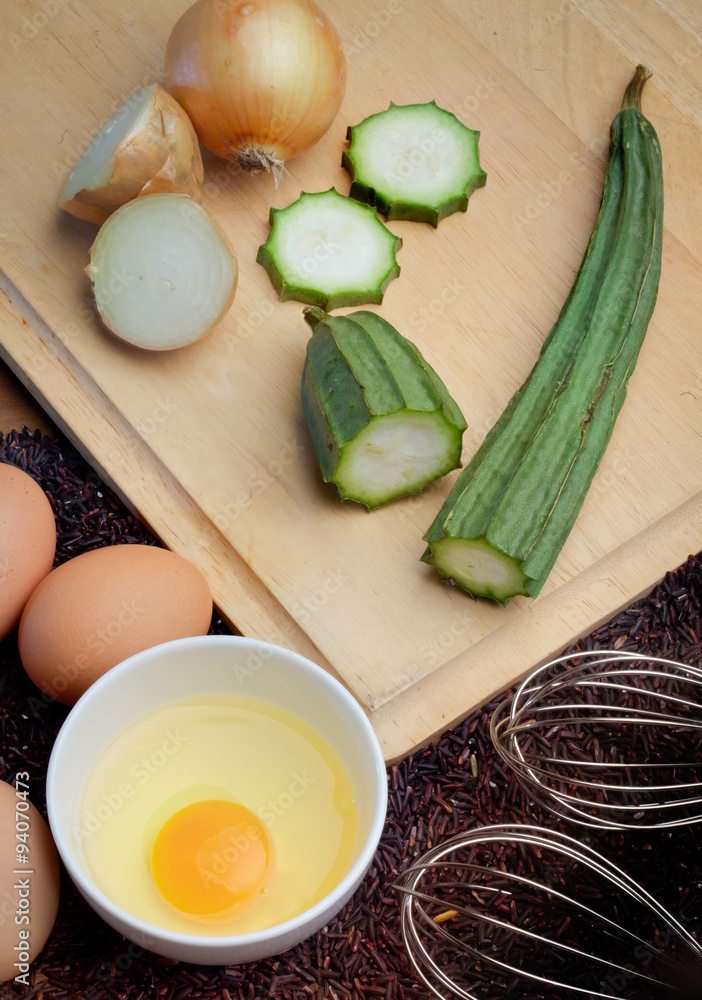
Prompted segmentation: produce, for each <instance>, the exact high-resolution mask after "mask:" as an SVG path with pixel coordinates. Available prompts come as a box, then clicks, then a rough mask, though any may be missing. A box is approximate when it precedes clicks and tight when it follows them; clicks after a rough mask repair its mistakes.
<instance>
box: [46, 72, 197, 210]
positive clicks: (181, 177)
mask: <svg viewBox="0 0 702 1000" xmlns="http://www.w3.org/2000/svg"><path fill="white" fill-rule="evenodd" d="M144 89H145V90H150V91H152V92H153V93H152V95H151V102H152V103H151V108H150V110H149V114H148V117H147V119H146V121H145V123H144V125H143V126H142V128H140V129H139V131H138V132H134V133H132V134H131V135H128V136H127V137H126V138H125V139H124V140H123V141H122V142H121V143H119V145H117V146H116V147H115V149H114V152H113V155H112V160H113V164H114V168H113V171H112V176H111V177H110V180H109V181H108V183H107V184H104V185H102V186H100V187H96V188H83V189H82V190H80V191H78V192H77V193H76V194H75V195H73V197H72V198H69V199H67V200H65V201H60V202H59V207H60V208H62V209H64V211H66V212H69V213H70V214H71V215H75V216H77V218H79V219H83V220H85V221H87V222H95V223H97V224H98V225H101V224H102V223H103V222H104V221H105V220H106V219H107V218H108V217H109V216H110V215H112V213H113V212H115V211H116V210H117V209H118V208H120V207H121V206H122V205H125V204H126V203H127V202H129V201H132V200H133V199H134V198H138V197H139V196H140V195H144V194H157V193H161V192H165V191H168V192H174V193H178V194H187V195H189V196H190V197H191V198H192V199H193V200H194V201H197V200H198V199H199V196H200V185H201V184H202V179H203V166H202V156H201V155H200V146H199V144H198V139H197V135H196V133H195V129H194V128H193V126H192V122H191V121H190V119H189V118H188V116H187V113H186V112H185V111H184V110H183V108H181V106H180V105H179V104H178V103H177V101H176V100H175V99H174V98H173V97H172V96H171V95H170V94H169V93H168V92H167V91H166V90H164V89H163V87H159V86H158V84H155V83H154V84H151V85H150V86H149V87H146V88H144ZM139 93H141V92H139ZM135 96H136V95H135ZM132 99H133V98H132Z"/></svg>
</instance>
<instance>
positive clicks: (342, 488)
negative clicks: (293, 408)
mask: <svg viewBox="0 0 702 1000" xmlns="http://www.w3.org/2000/svg"><path fill="white" fill-rule="evenodd" d="M305 318H306V320H307V322H308V323H309V324H310V326H311V327H312V328H313V331H314V332H313V335H312V337H311V338H310V341H309V343H308V345H307V359H306V361H305V366H304V371H303V376H302V404H303V408H304V412H305V416H306V418H307V423H308V426H309V428H310V432H311V434H312V440H313V442H314V446H315V450H316V452H317V457H318V459H319V464H320V468H321V471H322V476H323V478H324V480H325V481H326V482H333V483H335V484H336V486H337V488H338V490H339V493H340V494H341V496H342V498H343V499H345V500H356V501H357V502H358V503H362V504H365V505H366V507H368V509H369V510H371V509H373V508H374V507H380V506H381V505H382V504H385V503H389V501H390V500H395V499H397V498H398V497H403V496H407V495H409V494H410V493H419V492H421V491H422V490H423V489H424V488H425V487H426V486H428V485H429V483H432V482H433V481H434V480H435V479H438V478H439V477H440V476H443V475H445V474H446V473H447V472H449V471H450V470H451V469H455V468H457V466H459V465H460V459H461V442H462V437H463V431H464V430H465V428H466V422H465V420H464V419H463V415H462V414H461V411H460V410H459V409H458V406H457V405H456V403H455V402H454V401H453V399H452V398H451V396H450V395H449V393H448V390H447V389H446V386H445V385H444V383H443V382H442V381H441V379H440V378H439V376H438V375H437V374H436V372H435V371H434V369H433V368H432V367H431V366H430V365H429V364H428V363H427V362H426V361H425V360H424V358H423V357H422V355H421V354H420V353H419V351H418V350H417V348H416V347H415V346H414V344H412V343H411V342H410V341H409V340H407V339H406V338H405V337H403V336H402V335H401V334H400V333H398V331H397V330H396V329H395V328H394V327H393V326H391V325H390V323H388V322H386V321H385V320H384V319H381V317H380V316H377V315H376V314H375V313H372V312H367V311H365V310H360V311H358V312H354V313H350V314H349V315H347V316H328V315H327V314H326V313H324V312H323V311H322V310H321V309H318V308H308V309H306V310H305Z"/></svg>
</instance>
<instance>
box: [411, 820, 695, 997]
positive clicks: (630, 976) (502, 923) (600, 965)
mask: <svg viewBox="0 0 702 1000" xmlns="http://www.w3.org/2000/svg"><path fill="white" fill-rule="evenodd" d="M505 849H508V850H510V849H511V850H512V851H514V850H516V851H517V855H518V856H521V855H520V853H519V852H522V851H524V850H528V852H529V855H528V856H529V858H530V859H531V860H530V861H529V864H528V867H530V866H532V865H533V864H534V863H535V860H538V861H539V863H540V864H541V865H542V866H543V875H544V876H545V875H546V874H547V873H548V872H549V871H550V872H551V873H552V874H553V872H554V867H553V863H551V865H550V866H549V863H548V862H547V861H545V860H544V859H549V858H554V859H555V861H556V862H557V863H556V864H555V872H556V877H555V878H554V881H553V882H549V881H548V880H547V879H546V878H542V877H541V873H540V874H539V877H537V876H536V873H534V872H532V873H531V874H524V873H523V872H520V871H516V870H512V869H510V868H508V867H506V866H505V854H504V851H505ZM481 850H482V851H485V852H486V854H487V855H489V856H490V857H492V863H488V864H483V863H482V862H478V861H475V860H469V861H463V860H461V856H462V853H463V852H468V854H469V857H470V858H474V857H475V854H476V852H478V851H481ZM563 860H565V861H566V863H572V865H573V867H574V868H577V871H578V872H580V871H583V872H585V874H586V875H588V877H589V878H590V879H591V881H592V886H591V888H590V891H591V893H592V895H593V896H594V897H595V898H597V899H599V900H600V901H601V902H602V901H609V903H608V904H607V905H609V904H610V903H611V897H612V896H614V897H616V903H617V905H616V906H614V908H613V909H612V911H611V912H612V914H613V915H615V916H616V915H618V913H619V906H620V903H621V905H622V906H623V912H626V911H627V905H628V906H631V904H632V903H634V904H636V906H637V907H640V908H641V910H642V911H645V913H646V914H647V915H648V917H649V918H651V919H653V921H654V922H655V924H656V934H654V935H653V937H654V938H656V939H657V940H658V942H659V943H660V944H661V947H659V945H658V944H655V943H652V941H651V940H649V939H647V938H646V937H644V936H642V934H640V933H639V932H638V930H636V929H634V928H631V927H627V926H626V925H625V924H622V923H621V922H620V921H619V920H618V919H614V917H613V916H610V915H609V914H608V913H606V912H603V911H602V910H601V909H596V908H594V907H593V906H591V905H590V904H589V902H585V901H583V900H580V899H577V898H575V897H574V896H573V895H571V894H569V892H567V891H565V890H564V888H563V886H562V885H561V886H559V884H558V872H561V873H562V866H560V864H559V863H558V862H559V861H563ZM437 874H438V875H439V879H438V880H437V879H436V878H435V877H434V876H436V875H437ZM466 876H467V880H466ZM495 882H497V884H491V883H495ZM505 886H507V888H506V887H505ZM512 887H514V888H515V889H517V888H518V889H521V890H523V889H526V890H528V891H529V893H530V894H531V896H530V898H531V899H532V900H535V901H536V902H537V903H538V904H539V905H541V904H547V905H548V906H549V907H550V906H551V905H553V904H554V903H555V901H558V902H559V903H560V904H561V906H562V909H565V910H566V911H568V918H567V920H566V921H565V924H564V926H565V925H566V924H568V925H571V922H573V923H572V926H573V928H574V930H573V933H574V934H575V935H576V939H573V940H560V939H559V934H560V931H559V930H557V931H556V933H555V934H553V933H543V932H542V928H539V927H538V926H536V927H533V926H529V919H531V918H530V917H529V916H528V915H527V918H526V922H524V921H522V922H521V923H520V922H519V915H518V913H517V911H515V909H514V905H515V904H514V903H513V902H512V900H511V897H512V896H513V892H512ZM396 888H397V889H398V890H399V891H400V893H401V916H402V932H403V936H404V939H405V943H406V946H407V949H408V953H409V956H410V959H411V961H412V963H413V966H414V968H415V970H416V971H417V973H418V974H419V976H420V977H421V979H422V981H423V982H424V983H425V985H427V986H428V987H429V988H430V989H431V990H432V992H433V993H434V994H435V995H436V996H438V997H442V998H443V997H444V996H445V993H442V992H441V991H442V990H444V991H446V990H448V991H450V992H451V993H452V994H453V995H455V996H459V997H461V998H463V1000H477V994H476V993H475V992H473V990H474V989H477V988H478V987H477V986H473V985H471V981H470V976H471V975H474V976H475V978H476V979H479V973H481V971H483V970H485V968H492V969H496V970H498V972H499V973H502V974H505V973H506V974H508V975H516V976H519V977H524V978H526V979H527V980H529V981H531V982H535V983H540V984H542V985H546V986H549V987H555V988H557V989H560V990H566V991H570V992H572V993H576V994H581V995H583V994H584V995H587V996H589V997H593V998H595V997H596V998H598V1000H620V998H621V995H622V994H621V992H619V991H617V992H610V991H609V988H608V985H607V983H608V977H609V982H611V981H612V975H613V974H618V975H620V976H624V977H625V978H626V980H627V981H630V982H631V981H637V982H640V983H642V984H647V988H650V987H653V986H658V987H664V988H665V987H667V986H668V984H667V982H666V981H665V980H663V979H661V978H659V975H658V974H654V973H653V972H652V971H650V970H649V969H644V968H643V967H641V968H638V967H637V966H636V964H634V963H631V962H630V963H626V962H625V961H623V960H622V954H621V950H622V948H626V947H628V948H629V950H630V953H631V954H632V955H636V954H638V955H639V956H642V955H644V956H646V958H647V959H648V960H649V962H657V963H658V964H659V965H661V966H663V967H666V968H668V969H669V970H670V969H674V968H678V969H682V965H681V963H680V962H679V961H678V960H677V959H676V958H674V957H672V956H671V954H670V953H669V948H667V947H666V946H665V945H666V943H669V940H670V939H671V938H674V939H676V940H678V941H679V942H680V943H681V945H682V947H683V949H684V950H686V951H687V954H688V957H689V954H690V953H692V954H693V955H694V957H695V959H696V960H697V961H700V960H702V947H700V945H699V944H698V943H697V942H696V940H695V939H694V938H693V937H692V935H691V934H689V932H688V931H687V930H686V929H685V928H684V927H683V926H682V924H681V923H680V922H679V921H677V920H676V919H675V918H674V917H673V916H672V915H671V914H669V913H668V911H667V910H666V909H665V908H664V907H663V906H662V905H661V904H660V903H658V902H657V900H656V899H655V898H654V897H653V896H651V895H650V894H649V893H648V892H647V891H646V890H645V889H643V888H642V887H641V886H640V885H638V883H636V882H635V881H634V880H633V879H632V878H631V877H630V876H629V875H627V874H626V873H625V872H624V871H622V870H621V869H620V868H618V867H617V866H616V865H614V864H613V863H612V862H610V861H609V860H607V859H606V858H605V857H603V856H602V855H600V854H598V853H597V852H596V851H595V850H594V849H593V848H591V847H589V846H588V845H587V844H583V843H580V842H579V841H577V840H575V839H574V838H572V837H569V836H567V835H566V834H563V833H561V832H560V831H557V830H545V829H542V828H540V827H537V826H530V825H526V824H524V825H514V824H504V825H494V826H486V827H478V828H476V829H474V830H469V831H467V832H466V833H464V834H459V835H458V836H455V837H453V838H451V839H450V840H448V841H446V842H445V843H443V844H441V845H438V846H437V847H435V848H433V849H432V850H430V851H428V852H427V853H426V854H425V855H424V857H423V858H422V859H421V860H420V861H419V862H417V863H416V864H415V865H413V866H412V867H411V868H409V869H408V870H407V871H406V872H405V873H403V875H402V876H401V878H400V879H399V880H398V882H397V885H396ZM581 891H586V890H585V889H582V890H581ZM502 900H505V901H508V902H510V907H511V909H510V914H511V916H510V918H509V919H508V918H507V917H506V916H505V915H502V914H500V912H499V911H498V912H497V913H494V912H490V909H489V908H490V905H491V904H492V903H495V902H496V903H498V904H499V903H500V902H501V901H502ZM626 900H628V901H629V904H627V903H626ZM520 901H521V900H520ZM433 910H438V911H439V912H438V913H435V914H433V913H432V911H433ZM442 914H443V916H442ZM437 917H438V920H437ZM444 917H447V919H444ZM462 917H463V918H467V920H468V925H467V928H468V929H467V930H466V924H465V922H464V923H463V924H462V923H461V920H460V918H462ZM578 920H580V921H581V922H580V923H578ZM452 923H453V925H454V926H453V927H451V926H449V925H450V924H452ZM456 923H458V927H457V928H456ZM582 926H596V927H598V929H599V937H598V939H597V940H598V947H592V948H590V949H589V950H588V949H587V948H586V947H585V946H583V944H582V943H581V942H580V941H579V940H577V930H576V929H575V928H577V927H582ZM476 928H478V930H476ZM480 928H483V929H484V928H487V933H488V940H487V941H482V942H481V940H480V939H481V934H482V931H480V930H479V929H480ZM461 931H463V936H461V934H460V932H461ZM490 935H493V937H490ZM607 939H609V941H610V944H611V942H614V943H615V953H614V954H613V955H612V956H611V957H608V956H607V955H606V954H605V953H604V951H603V950H602V949H601V947H599V946H601V945H603V944H604V943H605V942H606V941H607ZM504 940H507V941H508V942H509V944H510V945H511V946H512V950H514V946H515V942H516V951H517V953H518V954H521V952H522V950H523V948H522V941H524V942H526V943H527V945H528V946H530V947H532V946H538V947H539V948H546V949H547V950H549V949H550V951H551V953H552V954H553V955H554V956H555V964H556V967H557V969H562V968H563V967H564V963H565V962H571V960H575V961H579V962H580V964H581V965H582V964H584V965H585V966H587V967H588V972H589V981H588V982H587V984H585V985H582V986H581V985H577V984H576V983H565V982H562V981H561V980H560V979H558V978H555V975H556V973H555V972H553V971H552V970H550V968H549V969H541V968H536V967H534V968H528V967H526V966H525V965H524V964H523V963H522V964H518V963H515V962H514V961H513V960H512V959H511V957H510V955H509V954H503V955H500V954H498V953H497V950H496V945H495V942H499V941H504ZM509 950H510V949H509V948H508V949H507V951H509ZM447 955H448V957H447ZM461 956H462V957H461ZM466 959H468V960H470V961H471V964H470V967H469V969H468V970H466V969H465V961H466ZM639 964H640V965H641V964H642V963H641V962H640V963H639ZM457 968H458V969H459V970H460V975H458V974H457V972H456V969H457ZM491 981H492V980H491ZM484 995H485V994H484V992H481V994H480V996H481V997H483V996H484Z"/></svg>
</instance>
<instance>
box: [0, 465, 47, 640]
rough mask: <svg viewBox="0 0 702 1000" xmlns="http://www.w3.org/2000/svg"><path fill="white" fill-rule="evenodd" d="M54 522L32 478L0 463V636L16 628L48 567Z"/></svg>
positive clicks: (42, 492) (45, 501)
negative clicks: (30, 596) (31, 595)
mask: <svg viewBox="0 0 702 1000" xmlns="http://www.w3.org/2000/svg"><path fill="white" fill-rule="evenodd" d="M55 552H56V522H55V521H54V514H53V511H52V510H51V504H50V503H49V501H48V499H47V497H46V494H45V493H44V491H43V489H42V488H41V486H40V485H39V484H38V483H37V481H36V480H35V479H32V477H31V476H29V475H27V473H26V472H23V471H22V470H21V469H18V468H16V466H14V465H8V464H7V463H4V462H3V463H1V464H0V639H4V638H5V636H6V635H9V634H10V632H11V631H12V630H13V628H15V626H16V625H17V622H18V621H19V620H20V615H21V614H22V611H23V609H24V606H25V604H26V603H27V601H28V600H29V595H30V594H31V593H32V591H33V590H34V588H35V587H36V585H37V584H38V583H39V582H40V581H41V580H43V579H44V577H45V576H46V574H47V573H48V572H49V570H50V569H51V566H52V564H53V561H54V553H55Z"/></svg>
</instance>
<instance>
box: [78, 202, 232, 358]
mask: <svg viewBox="0 0 702 1000" xmlns="http://www.w3.org/2000/svg"><path fill="white" fill-rule="evenodd" d="M85 270H86V273H87V274H88V275H89V276H90V278H91V280H92V282H93V294H94V296H95V303H96V306H97V309H98V312H99V313H100V317H101V319H102V321H103V323H104V324H105V326H107V327H108V328H109V329H110V330H111V331H112V332H113V333H114V334H115V335H116V336H118V337H120V338H121V339H122V340H126V341H127V343H129V344H134V345H135V346H137V347H143V348H147V349H149V350H155V351H165V350H170V349H172V348H175V347H184V346H185V345H186V344H192V343H193V342H194V341H196V340H199V339H200V338H201V337H204V336H205V334H206V333H208V332H209V331H210V330H211V329H212V327H213V326H215V325H216V323H218V322H219V320H220V319H221V318H222V317H223V316H224V315H225V313H226V312H227V311H228V310H229V307H230V306H231V304H232V301H233V299H234V294H235V292H236V283H237V274H238V271H237V262H236V257H235V255H234V251H233V250H232V246H231V244H230V242H229V240H228V239H227V237H226V236H225V234H224V233H223V232H222V230H221V229H220V227H219V226H218V225H217V223H216V222H215V221H214V219H213V218H212V217H211V216H210V215H208V213H207V212H206V211H205V210H204V208H201V207H200V206H199V205H198V204H196V203H195V202H194V201H193V200H192V199H191V198H189V197H188V196H187V195H181V194H170V193H168V194H153V195H148V196H146V197H144V198H137V199H136V200H135V201H131V202H129V204H127V205H123V206H122V208H120V209H118V210H117V211H116V212H115V213H114V215H111V216H110V218H109V219H108V220H107V222H105V223H104V224H103V226H102V227H101V229H100V231H99V233H98V235H97V239H96V240H95V243H94V244H93V246H92V248H91V251H90V262H89V264H88V266H87V267H86V269H85Z"/></svg>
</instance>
